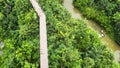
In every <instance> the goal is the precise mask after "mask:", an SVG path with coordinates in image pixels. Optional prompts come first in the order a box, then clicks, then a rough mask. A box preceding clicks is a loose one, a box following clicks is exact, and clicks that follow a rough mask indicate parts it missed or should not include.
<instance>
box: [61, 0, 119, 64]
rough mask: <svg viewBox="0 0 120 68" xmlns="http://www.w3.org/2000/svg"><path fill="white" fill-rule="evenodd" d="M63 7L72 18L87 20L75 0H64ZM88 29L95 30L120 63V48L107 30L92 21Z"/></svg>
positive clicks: (89, 22)
mask: <svg viewBox="0 0 120 68" xmlns="http://www.w3.org/2000/svg"><path fill="white" fill-rule="evenodd" d="M63 6H64V7H65V8H66V9H67V10H68V11H69V12H70V14H71V16H72V17H73V18H75V19H85V17H83V16H82V14H81V13H80V12H79V10H78V9H76V8H74V6H73V0H63ZM87 25H88V27H90V28H92V29H93V30H95V31H96V32H97V33H98V34H99V36H100V38H101V40H102V42H103V43H105V44H107V46H108V47H109V48H110V49H112V50H113V52H114V58H115V61H117V62H118V61H120V46H119V45H118V44H117V43H116V42H115V41H113V40H112V39H111V38H110V37H109V36H108V35H107V34H106V32H105V30H104V29H103V28H102V27H100V26H99V25H98V24H96V23H95V22H93V21H92V20H87Z"/></svg>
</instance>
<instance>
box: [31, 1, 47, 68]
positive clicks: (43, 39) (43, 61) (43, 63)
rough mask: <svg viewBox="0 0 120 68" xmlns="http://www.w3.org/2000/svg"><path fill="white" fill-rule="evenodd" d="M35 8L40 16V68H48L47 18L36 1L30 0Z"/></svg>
mask: <svg viewBox="0 0 120 68" xmlns="http://www.w3.org/2000/svg"><path fill="white" fill-rule="evenodd" d="M30 2H31V4H32V6H33V8H34V9H35V11H36V12H37V14H38V16H39V26H40V28H39V30H40V31H39V32H40V52H42V54H41V53H40V68H48V52H47V51H48V50H47V31H46V16H45V14H44V12H43V10H42V9H41V7H40V6H39V4H38V2H37V1H36V0H30Z"/></svg>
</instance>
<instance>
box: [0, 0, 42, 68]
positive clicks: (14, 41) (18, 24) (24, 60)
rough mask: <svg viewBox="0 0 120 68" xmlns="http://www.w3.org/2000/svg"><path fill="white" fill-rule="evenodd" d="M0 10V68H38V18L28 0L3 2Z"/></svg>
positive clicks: (0, 4)
mask: <svg viewBox="0 0 120 68" xmlns="http://www.w3.org/2000/svg"><path fill="white" fill-rule="evenodd" d="M0 9H1V10H0V41H3V42H4V44H5V47H4V48H3V54H2V56H1V57H0V58H1V61H0V64H1V65H0V68H31V67H32V68H38V67H39V64H40V61H39V54H40V53H39V32H38V30H39V27H38V26H39V25H38V16H37V14H36V13H35V11H34V9H33V8H32V5H31V4H30V2H29V0H22V1H21V0H11V1H10V0H4V1H3V2H2V3H0Z"/></svg>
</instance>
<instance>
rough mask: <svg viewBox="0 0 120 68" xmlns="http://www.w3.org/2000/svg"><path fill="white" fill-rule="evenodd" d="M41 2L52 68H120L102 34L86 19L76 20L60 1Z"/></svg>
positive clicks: (41, 0) (43, 0) (40, 0)
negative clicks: (113, 67)
mask: <svg viewBox="0 0 120 68" xmlns="http://www.w3.org/2000/svg"><path fill="white" fill-rule="evenodd" d="M39 3H40V5H41V7H42V8H43V10H44V11H45V14H46V16H47V34H48V36H47V37H48V52H49V54H48V55H49V66H50V68H85V67H86V68H88V67H89V68H101V67H102V68H105V67H106V66H109V67H110V66H112V65H114V66H116V67H117V66H118V64H116V65H115V63H114V59H113V54H112V52H111V51H110V50H109V49H108V48H107V47H106V45H103V44H102V43H101V41H100V38H98V34H97V33H96V32H94V31H93V30H91V29H90V28H88V27H87V25H86V20H75V19H72V18H71V16H70V14H69V13H68V12H67V11H66V9H65V8H63V7H62V6H61V4H60V3H59V1H57V0H56V1H54V2H53V0H46V1H45V0H39ZM86 41H87V42H86ZM88 61H90V62H88ZM100 66H101V67H100ZM118 68H119V67H118Z"/></svg>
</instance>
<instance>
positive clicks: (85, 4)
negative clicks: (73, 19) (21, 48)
mask: <svg viewBox="0 0 120 68" xmlns="http://www.w3.org/2000/svg"><path fill="white" fill-rule="evenodd" d="M74 5H75V7H77V8H78V9H79V10H80V11H81V13H82V14H83V15H84V16H86V17H87V18H89V19H92V20H94V21H96V22H97V23H98V24H99V25H101V26H102V27H103V28H104V29H105V30H106V31H107V33H108V34H109V36H110V37H111V38H112V39H113V40H115V41H116V42H117V43H118V44H120V43H119V42H118V40H120V38H119V39H118V37H119V36H120V35H119V34H116V33H117V32H116V30H115V29H116V26H115V24H116V23H117V22H119V21H118V20H120V16H119V11H120V1H118V0H85V1H82V0H74ZM117 29H119V27H117Z"/></svg>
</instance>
